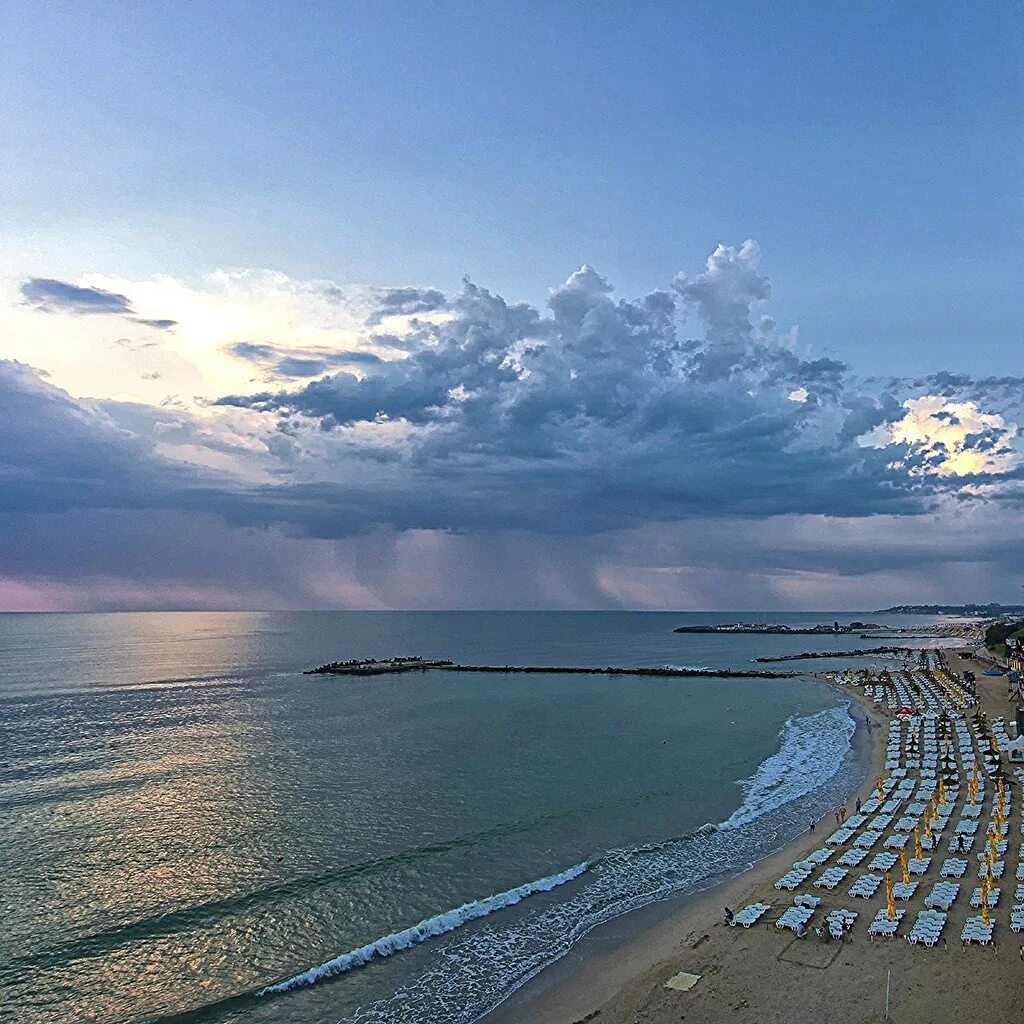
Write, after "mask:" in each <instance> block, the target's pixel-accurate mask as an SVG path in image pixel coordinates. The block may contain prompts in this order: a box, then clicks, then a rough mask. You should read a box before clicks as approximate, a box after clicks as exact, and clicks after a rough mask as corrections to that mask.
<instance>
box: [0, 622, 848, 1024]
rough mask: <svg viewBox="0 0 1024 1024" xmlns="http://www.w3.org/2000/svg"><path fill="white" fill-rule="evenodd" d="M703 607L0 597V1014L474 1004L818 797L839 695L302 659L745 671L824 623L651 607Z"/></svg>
mask: <svg viewBox="0 0 1024 1024" xmlns="http://www.w3.org/2000/svg"><path fill="white" fill-rule="evenodd" d="M735 617H736V616H735V615H733V616H718V617H717V619H718V620H730V619H732V618H735ZM715 618H716V617H714V616H704V617H701V616H694V615H663V614H644V613H622V614H618V613H614V614H613V613H564V614H532V613H521V614H508V613H500V614H499V613H493V614H490V613H478V614H474V613H288V614H276V613H275V614H235V613H219V614H214V613H201V614H200V613H196V614H192V613H180V614H179V613H176V614H167V613H160V614H157V613H153V614H136V615H116V614H108V615H65V616H53V615H0V659H2V664H3V672H2V677H0V716H2V718H0V720H2V725H3V744H2V754H0V768H2V781H0V823H2V825H3V829H4V840H3V843H2V845H0V903H2V906H3V908H4V931H3V935H2V937H0V1019H3V1020H5V1021H8V1020H10V1021H12V1022H21V1021H24V1022H31V1024H43V1022H57V1021H61V1022H78V1021H141V1020H150V1019H154V1018H164V1017H171V1016H174V1015H184V1017H185V1019H190V1020H197V1021H207V1020H209V1021H218V1020H225V1021H232V1022H241V1021H263V1020H268V1021H269V1020H274V1021H276V1020H289V1021H298V1022H305V1021H341V1020H345V1021H352V1022H370V1021H377V1022H383V1021H394V1022H410V1024H411V1022H421V1021H423V1022H426V1021H431V1022H437V1024H446V1022H452V1024H454V1022H469V1021H472V1020H474V1019H477V1018H478V1017H479V1016H480V1015H481V1014H482V1013H484V1012H485V1011H486V1010H487V1009H489V1008H491V1007H492V1006H493V1005H495V1004H496V1003H497V1002H499V1001H500V1000H501V999H502V998H504V997H505V996H507V995H508V994H509V992H510V991H512V990H513V989H514V988H515V987H517V986H518V985H520V984H522V983H523V982H524V981H525V980H526V979H527V978H528V977H529V976H531V975H532V974H534V973H536V971H537V970H539V969H541V968H542V967H543V966H545V965H546V964H547V963H549V962H551V960H552V959H554V958H556V957H557V956H559V955H561V954H562V953H564V952H565V950H566V949H568V948H569V947H570V946H571V944H572V943H573V942H574V941H576V939H578V938H579V937H580V935H582V934H584V933H585V932H586V931H587V930H589V929H590V928H592V927H594V926H595V925H596V924H599V923H600V922H601V921H603V920H607V919H609V918H611V917H614V916H616V915H618V914H620V913H623V912H625V911H627V910H629V909H631V908H633V907H638V906H642V905H645V904H647V903H650V902H652V901H653V900H656V899H661V898H664V897H666V896H668V895H672V894H675V893H684V892H687V891H694V890H695V889H698V888H702V887H705V886H707V885H708V884H712V883H713V882H715V881H718V880H721V879H723V878H725V877H728V876H730V875H731V874H733V873H735V872H736V871H737V870H739V869H741V868H742V867H743V866H744V865H745V864H747V863H749V862H750V861H752V860H756V859H758V858H759V857H762V856H764V855H765V854H766V853H767V852H769V851H770V850H771V849H772V848H774V847H776V846H777V845H779V844H780V843H781V842H783V841H785V840H787V839H788V838H790V837H791V836H792V835H793V834H795V833H796V832H797V831H799V830H801V829H802V828H804V827H806V823H807V820H808V818H809V817H810V816H811V815H816V814H821V813H826V812H827V811H829V810H830V809H831V807H833V806H834V804H835V802H836V801H837V800H838V799H840V798H842V797H843V796H845V794H846V793H847V792H849V790H850V789H852V788H853V786H854V785H855V783H856V780H857V774H858V771H859V770H860V769H859V767H858V765H857V764H856V763H855V758H854V756H853V753H852V748H851V744H850V740H851V736H852V733H853V721H852V719H851V718H850V715H849V714H848V712H847V706H846V702H845V700H844V698H842V697H841V695H839V694H837V693H836V692H834V691H832V690H830V689H828V688H827V687H824V686H820V685H818V684H813V683H809V682H804V681H800V680H739V679H725V680H719V679H715V680H697V679H694V680H673V679H629V678H617V679H607V678H602V677H577V676H559V675H556V674H552V675H537V676H513V677H504V676H500V675H479V676H477V675H468V674H446V673H437V674H431V675H428V676H397V677H375V678H372V679H341V678H331V677H318V676H304V675H302V674H301V672H302V670H303V669H304V668H307V667H310V666H312V665H315V664H320V663H322V662H324V661H327V660H334V659H337V658H347V657H367V656H386V655H390V654H395V653H401V654H409V653H416V654H423V655H426V656H438V657H452V658H455V659H458V660H462V661H469V660H474V659H479V660H481V661H491V662H494V661H499V662H500V663H506V662H520V663H535V664H657V665H664V664H699V665H708V666H714V667H728V666H735V667H749V663H750V661H751V660H752V659H753V658H754V657H756V656H757V655H758V654H762V653H764V654H771V653H786V652H792V651H797V650H802V649H805V648H807V647H813V648H815V649H819V650H820V649H822V648H823V647H825V646H826V645H828V644H830V643H832V644H834V645H835V647H836V649H841V648H843V647H849V646H851V644H850V638H848V637H847V638H830V637H777V636H772V637H735V636H734V637H721V636H709V635H683V634H674V633H672V627H673V626H675V625H680V624H683V623H686V622H691V623H692V622H696V621H702V620H706V619H712V620H713V619H715ZM808 618H809V619H810V620H811V621H818V620H819V618H820V619H825V620H828V619H830V618H831V616H830V615H829V614H828V613H822V614H820V615H813V616H809V617H808ZM788 619H789V620H791V621H797V620H799V617H798V616H789V617H788ZM744 780H746V781H744ZM741 783H742V784H741ZM708 825H717V826H719V827H717V828H709V827H705V826H708ZM424 921H425V922H428V924H426V925H424V926H423V927H422V928H420V929H419V930H418V931H413V932H409V931H407V929H409V928H410V926H414V925H416V924H417V923H418V922H424ZM406 947H407V948H406ZM357 951H361V952H357ZM367 961H368V962H367ZM364 964H365V965H364ZM310 982H312V984H309V983H310ZM271 986H276V987H277V989H278V990H277V991H271V992H267V991H265V990H266V989H267V988H268V987H271ZM260 992H263V993H264V994H261V995H260V994H257V993H260Z"/></svg>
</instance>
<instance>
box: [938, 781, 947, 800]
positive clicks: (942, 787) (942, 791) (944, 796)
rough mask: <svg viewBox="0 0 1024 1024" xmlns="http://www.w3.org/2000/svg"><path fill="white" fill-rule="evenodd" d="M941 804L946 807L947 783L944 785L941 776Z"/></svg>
mask: <svg viewBox="0 0 1024 1024" xmlns="http://www.w3.org/2000/svg"><path fill="white" fill-rule="evenodd" d="M939 803H940V804H942V806H943V807H945V806H946V786H945V783H943V781H942V777H941V776H939Z"/></svg>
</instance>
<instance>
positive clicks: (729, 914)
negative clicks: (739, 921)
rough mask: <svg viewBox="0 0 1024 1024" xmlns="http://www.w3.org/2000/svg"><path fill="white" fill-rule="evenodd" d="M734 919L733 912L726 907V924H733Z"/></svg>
mask: <svg viewBox="0 0 1024 1024" xmlns="http://www.w3.org/2000/svg"><path fill="white" fill-rule="evenodd" d="M732 919H733V912H732V911H731V910H730V909H729V908H728V907H726V908H725V923H726V924H732Z"/></svg>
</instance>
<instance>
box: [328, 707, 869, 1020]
mask: <svg viewBox="0 0 1024 1024" xmlns="http://www.w3.org/2000/svg"><path fill="white" fill-rule="evenodd" d="M849 707H850V705H849V704H848V703H847V704H845V705H843V706H840V707H836V708H830V709H827V710H826V711H823V712H819V713H818V714H815V715H809V716H805V717H802V718H791V719H789V720H788V721H787V722H786V724H785V726H784V727H783V730H782V734H781V735H782V744H781V747H780V749H779V751H778V752H777V753H775V754H773V755H772V756H771V757H770V758H768V759H767V760H766V761H764V762H763V763H762V764H761V766H760V767H759V768H758V770H757V771H756V772H755V773H754V774H753V775H752V776H750V778H749V779H747V780H745V781H744V782H742V783H741V786H742V788H743V791H744V800H743V804H742V806H741V807H740V808H738V809H737V811H735V812H734V813H733V814H732V815H731V816H730V817H729V818H728V819H727V820H726V821H724V822H721V823H720V824H719V825H717V826H715V825H710V824H709V825H705V826H703V827H702V828H701V829H699V830H697V831H695V832H693V833H691V834H689V835H686V836H681V837H679V838H676V839H669V840H666V841H664V842H660V843H652V844H648V845H645V846H642V847H632V848H627V849H621V850H614V851H611V852H610V853H608V854H606V855H605V856H604V857H601V858H596V859H593V860H591V862H590V869H589V870H588V872H587V874H586V877H585V878H584V880H583V882H582V883H581V885H580V886H578V887H576V888H575V889H574V891H573V892H572V893H571V894H570V895H569V896H568V898H567V899H565V900H563V901H561V902H559V903H557V904H556V905H554V906H549V907H547V908H545V909H543V910H541V911H538V912H533V913H529V912H528V913H526V914H525V915H520V916H519V917H518V919H517V920H515V921H514V922H511V923H510V924H509V925H508V926H506V927H496V926H493V925H489V926H484V927H482V928H480V929H477V930H471V931H470V932H469V933H467V934H466V935H464V936H463V937H462V938H458V937H456V938H454V939H453V940H452V941H451V942H449V944H448V945H447V946H444V947H442V948H440V949H439V950H438V951H437V958H438V963H437V965H436V966H434V967H432V968H430V969H428V970H427V971H425V972H423V973H422V974H421V975H420V976H419V977H418V978H416V979H415V980H414V981H412V982H411V983H410V984H407V985H405V986H403V987H402V988H400V989H399V990H398V991H397V992H395V993H394V994H393V995H392V996H389V997H387V998H384V999H380V1000H377V1001H376V1002H374V1003H372V1004H371V1005H369V1006H367V1007H365V1008H363V1009H362V1010H360V1011H357V1012H356V1013H355V1014H354V1015H352V1016H351V1017H349V1018H347V1019H346V1021H345V1022H343V1024H471V1022H473V1021H475V1020H478V1019H479V1018H480V1017H482V1016H483V1015H484V1014H486V1013H488V1012H490V1011H491V1010H493V1009H494V1008H495V1007H496V1006H498V1005H499V1004H500V1003H502V1002H503V1001H504V1000H505V999H507V998H508V997H509V996H510V995H511V994H512V993H513V992H515V991H516V990H517V989H518V988H520V987H521V986H522V985H524V984H525V983H526V982H527V981H529V980H530V979H531V978H533V977H534V976H535V975H537V974H538V973H539V972H540V971H542V970H543V969H544V968H545V967H547V966H548V965H550V964H551V963H553V962H554V961H556V960H558V959H559V958H560V957H562V956H564V955H565V954H566V953H567V952H568V951H569V950H570V949H571V948H572V946H573V945H574V944H575V943H576V942H578V941H579V939H580V938H582V937H583V936H584V935H586V934H587V933H588V932H590V931H591V930H592V929H593V928H595V927H597V926H598V925H600V924H602V923H604V922H606V921H610V920H612V919H613V918H616V917H618V916H620V915H621V914H624V913H627V912H629V911H630V910H635V909H638V908H640V907H643V906H647V905H649V904H651V903H654V902H656V901H658V900H663V899H666V898H667V897H669V896H673V895H679V894H686V893H696V892H700V891H702V890H704V889H707V888H709V887H711V886H713V885H715V884H718V883H719V882H722V881H725V880H726V879H728V878H730V877H732V876H734V875H736V874H738V873H739V872H741V871H743V870H745V869H746V868H747V867H749V866H750V865H751V864H752V863H755V862H756V861H758V860H760V859H762V858H764V857H766V856H768V855H769V854H770V853H772V852H773V850H774V849H776V848H777V847H778V846H779V845H781V844H782V843H784V842H785V841H787V839H788V838H790V837H792V836H794V835H796V834H798V833H799V831H800V830H801V829H802V828H803V827H804V825H805V822H806V815H807V813H808V807H809V806H810V801H814V805H815V806H818V805H821V806H825V805H827V804H829V803H831V802H833V801H834V800H836V799H837V798H845V797H846V796H847V795H848V794H847V790H846V788H845V787H846V785H847V783H846V781H845V780H844V779H843V778H842V777H841V771H842V769H843V768H844V766H848V765H849V757H850V751H851V747H850V739H851V737H852V735H853V732H854V730H855V728H856V724H855V722H854V721H853V719H852V717H851V716H850V713H849ZM553 877H557V876H553Z"/></svg>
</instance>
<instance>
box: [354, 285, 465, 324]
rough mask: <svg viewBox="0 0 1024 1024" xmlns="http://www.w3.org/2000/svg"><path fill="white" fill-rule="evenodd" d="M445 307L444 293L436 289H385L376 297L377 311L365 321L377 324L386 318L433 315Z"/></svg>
mask: <svg viewBox="0 0 1024 1024" xmlns="http://www.w3.org/2000/svg"><path fill="white" fill-rule="evenodd" d="M446 305H447V299H446V297H445V294H444V292H441V291H438V290H437V289H436V288H412V287H405V288H386V289H385V290H384V291H382V292H381V293H380V295H379V297H378V301H377V309H375V310H374V311H373V313H372V314H371V315H370V317H369V318H368V320H367V323H368V324H370V325H371V326H372V325H375V324H379V323H380V322H381V321H382V320H383V319H384V318H385V317H388V316H396V315H398V316H412V315H415V314H416V313H434V312H437V311H438V310H442V309H444V308H445V307H446Z"/></svg>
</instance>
